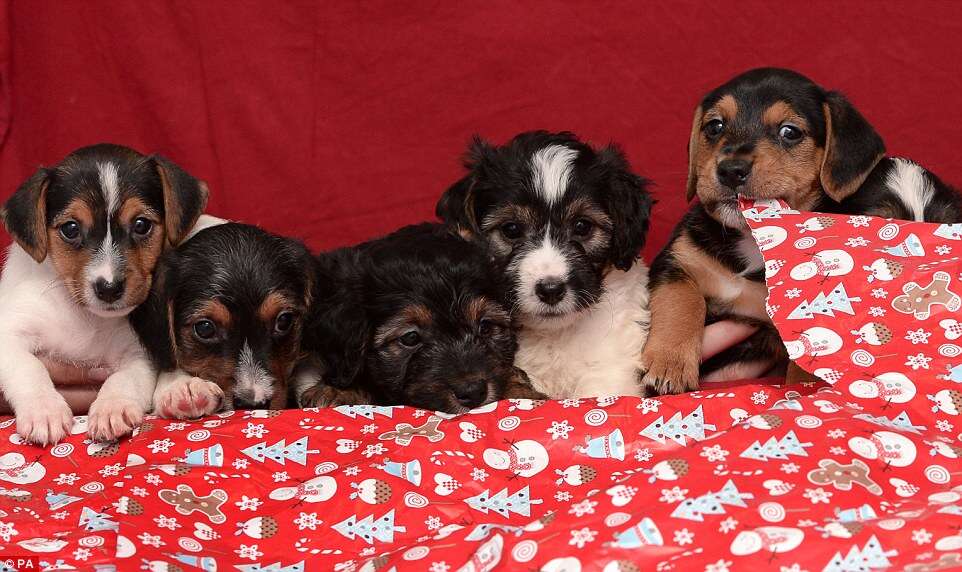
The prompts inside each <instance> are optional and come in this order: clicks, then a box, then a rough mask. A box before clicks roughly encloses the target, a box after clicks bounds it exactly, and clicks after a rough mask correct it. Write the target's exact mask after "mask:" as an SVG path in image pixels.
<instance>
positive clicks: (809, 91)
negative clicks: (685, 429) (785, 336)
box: [642, 68, 885, 393]
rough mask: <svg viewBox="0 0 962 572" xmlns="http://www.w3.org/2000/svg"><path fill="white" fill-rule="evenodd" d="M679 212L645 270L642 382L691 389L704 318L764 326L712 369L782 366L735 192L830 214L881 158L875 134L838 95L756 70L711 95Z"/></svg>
mask: <svg viewBox="0 0 962 572" xmlns="http://www.w3.org/2000/svg"><path fill="white" fill-rule="evenodd" d="M688 152H689V171H688V189H687V196H688V199H689V200H691V199H692V198H694V196H695V195H696V194H697V195H698V198H699V199H700V202H699V203H698V204H696V205H694V206H693V207H692V208H691V210H690V211H689V212H688V213H687V214H686V215H685V217H684V218H683V219H682V221H681V222H680V223H679V225H678V227H677V228H676V229H675V232H674V234H673V236H672V238H671V240H670V242H669V244H668V246H667V247H666V248H665V249H664V250H663V251H662V252H661V254H659V255H658V257H657V258H656V259H655V261H654V262H653V264H652V266H651V313H652V315H651V319H652V324H651V334H650V337H649V339H648V343H647V345H646V347H645V350H644V352H643V354H642V367H643V369H644V370H645V371H646V372H647V373H646V374H645V382H646V385H652V386H654V387H656V388H657V390H658V392H659V393H679V392H682V391H687V390H692V389H695V388H696V387H697V384H698V377H699V357H700V354H701V339H702V330H703V328H704V323H705V321H706V319H707V320H708V321H714V320H718V319H723V318H725V319H731V318H734V319H738V320H745V321H750V322H753V323H756V324H759V325H762V326H763V327H762V329H761V330H760V331H759V333H757V334H755V336H753V337H752V338H750V339H749V340H748V341H746V342H745V343H744V344H740V345H739V346H736V347H735V348H733V349H732V350H730V351H729V352H727V353H725V354H722V355H719V356H717V357H716V358H715V359H714V360H713V362H714V363H712V364H707V365H709V366H714V367H722V366H727V367H730V368H732V369H731V370H730V372H731V373H732V374H733V375H737V374H738V372H739V371H743V370H739V369H738V368H739V367H740V366H742V365H745V364H752V365H755V366H758V365H759V364H761V365H762V366H763V367H764V366H766V365H769V364H770V365H774V364H775V363H776V362H779V361H783V360H784V359H785V351H784V348H783V347H782V344H781V343H780V341H779V340H778V337H777V334H776V333H775V332H774V329H773V328H771V326H770V325H767V324H769V317H768V314H767V312H766V308H765V298H766V295H767V289H766V288H765V281H764V278H765V268H764V264H763V260H762V257H761V254H760V252H759V251H758V248H757V247H756V245H755V242H754V240H753V239H752V236H751V233H750V232H749V230H748V228H747V225H746V224H745V221H744V220H743V219H742V216H741V213H740V212H739V207H738V202H737V196H738V195H739V194H741V195H744V196H747V197H752V198H776V199H782V200H784V201H786V202H787V203H788V204H789V205H791V206H792V207H793V208H796V209H802V210H829V211H832V210H838V209H839V208H840V207H839V202H840V201H843V200H845V199H847V198H848V197H850V196H852V195H853V194H854V193H855V192H856V190H858V189H859V187H860V186H861V185H862V183H863V182H864V181H865V180H866V178H867V177H868V176H869V174H870V173H871V172H872V171H873V169H875V168H876V166H877V165H878V164H879V161H881V160H882V158H883V156H884V153H885V146H884V144H883V143H882V139H881V137H879V135H878V134H877V133H876V132H875V130H874V129H873V128H872V126H871V125H869V123H868V122H867V121H866V120H865V119H864V118H863V117H862V116H861V115H860V114H859V112H858V111H857V110H856V109H855V108H854V107H852V105H851V104H850V103H849V102H848V101H847V100H846V99H845V98H844V97H843V96H842V95H841V94H839V93H837V92H830V91H826V90H824V89H822V88H821V87H819V86H818V85H816V84H815V83H813V82H812V81H810V80H809V79H807V78H806V77H804V76H802V75H800V74H797V73H795V72H792V71H789V70H781V69H772V68H765V69H756V70H752V71H749V72H746V73H744V74H742V75H739V76H737V77H735V78H734V79H732V80H731V81H729V82H727V83H725V84H724V85H722V86H720V87H718V88H717V89H715V90H713V91H712V92H711V93H709V94H708V95H707V96H705V98H704V99H703V100H702V102H701V104H700V105H699V106H698V108H697V109H696V110H695V117H694V120H693V122H692V130H691V138H690V141H689V144H688Z"/></svg>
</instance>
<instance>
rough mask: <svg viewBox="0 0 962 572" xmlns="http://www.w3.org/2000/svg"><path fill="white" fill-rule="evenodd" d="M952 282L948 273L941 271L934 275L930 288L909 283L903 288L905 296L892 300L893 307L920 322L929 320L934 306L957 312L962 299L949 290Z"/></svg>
mask: <svg viewBox="0 0 962 572" xmlns="http://www.w3.org/2000/svg"><path fill="white" fill-rule="evenodd" d="M951 281H952V277H951V276H950V275H949V273H948V272H941V271H940V272H936V273H935V274H933V275H932V282H931V283H930V284H929V285H928V286H924V287H923V286H919V285H918V283H916V282H908V283H907V284H905V286H903V287H902V292H904V294H902V295H901V296H897V297H896V298H895V299H894V300H892V307H893V308H895V309H896V310H897V311H899V312H902V313H903V314H912V315H914V316H915V317H916V318H917V319H919V320H925V319H926V318H928V317H929V316H930V315H931V314H932V307H933V306H945V308H946V309H947V310H949V311H950V312H955V311H956V310H958V309H959V308H960V307H962V298H959V295H958V294H956V293H955V292H952V291H951V290H949V282H951Z"/></svg>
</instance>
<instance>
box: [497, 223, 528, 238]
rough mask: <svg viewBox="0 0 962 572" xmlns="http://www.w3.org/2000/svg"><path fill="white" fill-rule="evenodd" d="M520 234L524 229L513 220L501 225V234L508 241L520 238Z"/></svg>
mask: <svg viewBox="0 0 962 572" xmlns="http://www.w3.org/2000/svg"><path fill="white" fill-rule="evenodd" d="M522 233H524V227H523V226H521V225H520V224H519V223H516V222H514V221H513V220H512V221H508V222H506V223H504V224H502V225H501V234H503V235H504V237H505V238H507V239H508V240H515V239H518V238H521V234H522Z"/></svg>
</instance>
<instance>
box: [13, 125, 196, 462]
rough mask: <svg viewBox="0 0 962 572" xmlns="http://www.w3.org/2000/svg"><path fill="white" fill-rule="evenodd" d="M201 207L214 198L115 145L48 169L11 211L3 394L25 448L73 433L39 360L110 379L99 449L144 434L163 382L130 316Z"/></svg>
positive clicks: (180, 174) (100, 405) (100, 402)
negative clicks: (102, 372)
mask: <svg viewBox="0 0 962 572" xmlns="http://www.w3.org/2000/svg"><path fill="white" fill-rule="evenodd" d="M206 202H207V186H206V185H205V184H204V183H203V182H201V181H198V180H197V179H195V178H194V177H192V176H190V175H188V174H187V173H186V172H184V171H183V170H182V169H180V168H179V167H177V166H176V165H174V164H173V163H171V162H170V161H168V160H166V159H164V158H162V157H158V156H145V155H141V154H140V153H138V152H136V151H134V150H132V149H128V148H126V147H121V146H118V145H109V144H101V145H94V146H91V147H84V148H82V149H78V150H77V151H74V152H73V153H71V154H70V155H68V156H67V157H66V158H65V159H64V160H63V161H62V162H61V163H60V164H59V165H56V166H55V167H51V168H41V169H40V170H38V171H37V172H36V173H35V174H34V175H33V176H32V177H30V179H28V180H27V181H26V182H25V183H23V185H21V186H20V188H18V189H17V191H16V192H15V193H14V195H13V196H12V197H11V198H10V199H9V200H8V201H7V202H6V204H5V205H4V208H3V211H2V217H3V221H4V223H5V225H6V227H7V230H8V231H9V232H10V234H11V236H13V238H14V239H15V241H16V242H15V244H13V245H11V246H10V249H9V250H8V252H7V261H6V265H5V267H4V269H3V274H2V277H0V348H3V349H2V351H0V391H2V393H3V396H4V397H5V398H6V400H7V401H8V402H9V404H10V406H11V407H12V408H13V410H14V413H15V414H16V417H17V432H18V433H19V434H20V435H21V436H23V437H24V438H26V439H27V440H29V441H31V442H34V443H38V444H45V443H55V442H57V441H59V440H60V439H61V438H62V437H63V436H64V435H65V434H66V433H67V432H68V431H69V430H70V427H71V425H72V413H71V410H70V407H69V406H68V405H67V403H66V401H65V400H64V398H63V397H62V396H61V395H60V394H59V393H57V390H56V389H55V388H54V385H53V382H52V381H51V379H50V375H49V374H48V372H47V369H46V368H45V367H44V365H43V361H41V360H47V361H51V362H63V363H70V364H76V365H79V366H81V367H104V368H107V369H108V370H109V371H110V372H111V374H110V375H109V377H107V380H106V381H105V382H104V384H103V387H102V388H101V389H100V392H99V394H98V396H97V399H96V400H95V401H94V403H93V404H92V405H91V407H90V412H89V414H90V417H89V422H88V424H89V434H90V436H91V437H92V438H95V439H115V438H117V437H120V436H122V435H125V434H127V433H129V432H130V431H131V430H132V429H133V427H135V426H136V425H137V424H138V423H140V421H141V419H142V417H143V415H144V413H145V412H146V411H148V410H149V409H150V406H151V397H152V394H153V388H154V384H155V382H156V373H155V371H154V369H153V367H152V366H151V365H150V362H149V361H148V360H147V357H146V355H145V354H144V351H143V349H142V348H141V345H140V343H139V342H138V340H137V336H136V335H135V334H134V332H133V330H132V329H131V327H130V325H129V323H128V320H127V315H128V314H129V313H130V312H131V311H132V310H133V309H134V308H136V307H137V306H138V305H139V304H141V303H142V302H143V301H144V300H145V299H146V298H147V295H148V292H150V287H151V282H152V279H153V278H152V276H153V271H154V265H155V264H156V262H157V260H158V258H159V257H160V255H161V253H162V252H163V251H164V249H165V248H167V247H168V246H169V245H176V244H178V243H180V242H181V241H182V240H183V239H184V238H185V237H186V236H188V234H189V232H190V230H191V228H192V227H193V226H194V223H195V222H197V220H198V217H200V215H201V213H202V212H203V210H204V206H205V205H206Z"/></svg>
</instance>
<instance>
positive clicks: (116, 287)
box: [94, 278, 124, 304]
mask: <svg viewBox="0 0 962 572" xmlns="http://www.w3.org/2000/svg"><path fill="white" fill-rule="evenodd" d="M94 294H96V295H97V298H98V299H99V300H101V301H103V302H107V303H108V304H109V303H111V302H116V301H117V300H119V299H120V297H121V296H123V294H124V281H123V280H118V281H116V282H107V281H106V280H105V279H103V278H98V279H97V281H96V282H94Z"/></svg>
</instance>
